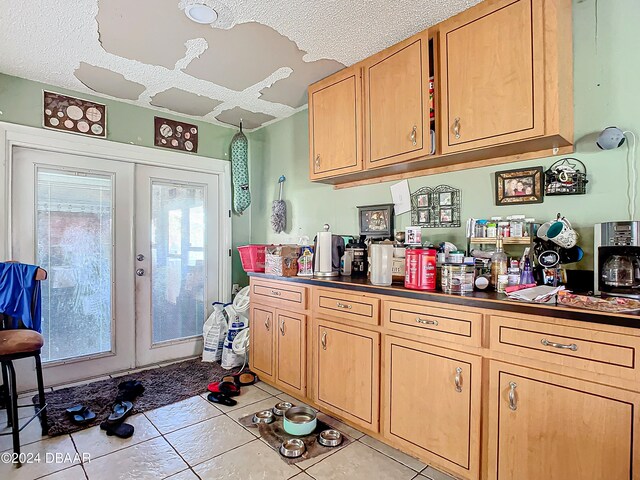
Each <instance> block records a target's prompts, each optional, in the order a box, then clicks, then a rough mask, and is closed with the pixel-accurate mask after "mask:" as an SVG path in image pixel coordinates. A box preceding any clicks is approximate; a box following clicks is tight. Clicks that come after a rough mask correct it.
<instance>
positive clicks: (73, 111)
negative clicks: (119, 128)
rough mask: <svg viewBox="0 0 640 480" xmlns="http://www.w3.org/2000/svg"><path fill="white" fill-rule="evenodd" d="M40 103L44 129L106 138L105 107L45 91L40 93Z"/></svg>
mask: <svg viewBox="0 0 640 480" xmlns="http://www.w3.org/2000/svg"><path fill="white" fill-rule="evenodd" d="M42 103H43V109H42V126H43V127H44V128H50V129H52V130H62V131H64V132H70V133H77V134H80V135H87V136H89V137H100V138H106V136H107V106H106V105H103V104H101V103H96V102H90V101H89V100H83V99H82V98H75V97H69V96H68V95H62V94H61V93H55V92H48V91H46V90H43V91H42Z"/></svg>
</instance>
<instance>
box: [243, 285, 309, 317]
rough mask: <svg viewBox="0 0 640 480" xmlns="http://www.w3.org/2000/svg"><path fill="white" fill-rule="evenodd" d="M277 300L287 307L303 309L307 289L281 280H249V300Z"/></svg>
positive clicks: (305, 302)
mask: <svg viewBox="0 0 640 480" xmlns="http://www.w3.org/2000/svg"><path fill="white" fill-rule="evenodd" d="M264 300H266V301H267V302H269V303H273V302H277V304H279V305H286V306H287V308H297V309H298V310H305V309H306V308H307V289H306V288H305V287H301V286H298V285H293V284H287V283H282V282H277V283H276V282H262V281H253V280H252V281H251V301H252V302H253V301H264Z"/></svg>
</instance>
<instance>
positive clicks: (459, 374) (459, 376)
mask: <svg viewBox="0 0 640 480" xmlns="http://www.w3.org/2000/svg"><path fill="white" fill-rule="evenodd" d="M456 392H458V393H460V392H462V368H460V367H458V368H456Z"/></svg>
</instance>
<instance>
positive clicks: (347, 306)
mask: <svg viewBox="0 0 640 480" xmlns="http://www.w3.org/2000/svg"><path fill="white" fill-rule="evenodd" d="M336 305H337V306H338V307H340V308H347V309H349V310H351V309H352V308H353V307H352V306H351V304H350V303H340V302H336Z"/></svg>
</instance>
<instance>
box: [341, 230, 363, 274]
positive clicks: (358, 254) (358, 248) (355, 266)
mask: <svg viewBox="0 0 640 480" xmlns="http://www.w3.org/2000/svg"><path fill="white" fill-rule="evenodd" d="M345 248H346V250H347V251H348V252H351V276H352V277H366V276H367V269H368V263H367V244H366V243H365V237H364V236H361V237H360V239H359V240H356V239H355V238H352V239H351V240H349V243H347V246H346V247H345Z"/></svg>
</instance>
